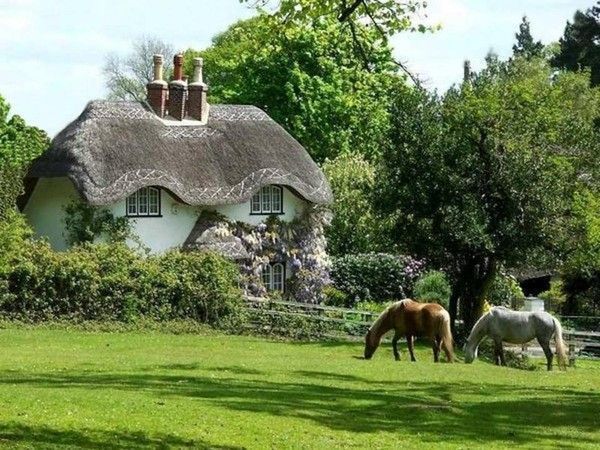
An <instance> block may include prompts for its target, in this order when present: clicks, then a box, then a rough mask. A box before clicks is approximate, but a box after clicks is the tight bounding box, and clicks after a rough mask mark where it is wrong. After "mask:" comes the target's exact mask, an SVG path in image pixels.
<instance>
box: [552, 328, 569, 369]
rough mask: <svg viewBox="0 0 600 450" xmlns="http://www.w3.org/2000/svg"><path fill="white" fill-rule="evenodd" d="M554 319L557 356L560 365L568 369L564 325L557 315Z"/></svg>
mask: <svg viewBox="0 0 600 450" xmlns="http://www.w3.org/2000/svg"><path fill="white" fill-rule="evenodd" d="M552 319H553V320H554V341H555V343H556V356H557V358H558V366H559V367H560V368H561V369H563V370H566V369H567V347H566V345H565V341H563V336H562V334H563V333H562V326H561V324H560V322H559V321H558V319H557V318H556V317H553V318H552Z"/></svg>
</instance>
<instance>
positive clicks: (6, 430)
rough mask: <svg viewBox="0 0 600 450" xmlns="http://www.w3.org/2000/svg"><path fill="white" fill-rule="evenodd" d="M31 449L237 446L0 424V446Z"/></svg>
mask: <svg viewBox="0 0 600 450" xmlns="http://www.w3.org/2000/svg"><path fill="white" fill-rule="evenodd" d="M17 443H18V444H20V445H27V446H31V447H32V448H64V447H67V448H87V449H115V450H116V449H126V448H153V449H157V448H165V449H166V448H173V447H177V448H194V449H222V450H236V449H240V448H241V447H228V446H220V445H216V444H209V443H207V442H204V441H200V440H186V439H182V438H180V437H177V436H173V435H165V434H157V435H153V436H152V437H149V436H148V435H146V434H144V433H136V432H131V433H127V432H122V431H121V432H120V431H110V432H109V431H102V430H95V429H82V430H80V431H76V430H57V429H54V428H49V427H43V426H40V427H32V426H27V425H22V424H18V423H14V422H8V423H0V446H4V445H6V446H12V445H16V444H17Z"/></svg>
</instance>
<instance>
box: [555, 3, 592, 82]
mask: <svg viewBox="0 0 600 450" xmlns="http://www.w3.org/2000/svg"><path fill="white" fill-rule="evenodd" d="M559 44H560V50H559V52H558V53H557V54H556V55H555V56H554V58H553V60H552V64H553V65H554V66H555V67H558V68H561V69H566V70H570V71H573V72H577V71H580V70H585V69H589V70H591V79H590V81H591V83H592V85H594V86H597V85H598V84H600V7H599V6H593V7H592V8H588V9H587V10H586V11H585V12H582V11H580V10H577V11H576V12H575V15H574V16H573V22H567V25H566V26H565V31H564V34H563V36H562V37H561V38H560V42H559Z"/></svg>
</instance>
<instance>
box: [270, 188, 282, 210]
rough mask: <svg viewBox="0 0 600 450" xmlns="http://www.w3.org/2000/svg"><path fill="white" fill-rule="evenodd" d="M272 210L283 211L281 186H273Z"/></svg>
mask: <svg viewBox="0 0 600 450" xmlns="http://www.w3.org/2000/svg"><path fill="white" fill-rule="evenodd" d="M271 212H274V213H279V212H281V188H280V187H279V186H271Z"/></svg>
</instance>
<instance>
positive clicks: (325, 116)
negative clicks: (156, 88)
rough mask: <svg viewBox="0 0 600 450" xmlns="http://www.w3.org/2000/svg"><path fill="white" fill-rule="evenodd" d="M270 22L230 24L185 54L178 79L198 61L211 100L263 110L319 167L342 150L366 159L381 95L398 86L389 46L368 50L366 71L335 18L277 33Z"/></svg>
mask: <svg viewBox="0 0 600 450" xmlns="http://www.w3.org/2000/svg"><path fill="white" fill-rule="evenodd" d="M273 20H274V19H273V17H271V16H267V15H259V16H257V17H255V18H252V19H249V20H245V21H241V22H238V23H237V24H234V25H233V26H231V27H230V28H229V29H228V30H227V31H225V32H224V33H223V34H221V35H219V36H217V37H216V38H215V39H214V42H213V45H212V46H211V47H209V48H208V49H206V50H204V51H200V52H197V51H195V50H188V51H187V52H186V54H185V56H186V58H185V64H186V66H185V69H186V73H188V74H189V75H191V72H192V64H191V62H192V57H193V56H196V55H201V56H203V57H204V59H205V64H204V65H205V75H206V79H207V81H208V83H209V85H210V101H211V102H213V103H241V104H252V105H256V106H258V107H260V108H263V109H264V110H266V111H267V112H268V113H269V115H270V116H271V117H272V118H273V119H274V120H275V121H277V122H278V123H279V124H281V125H282V126H283V127H284V128H286V129H287V130H288V131H289V132H290V133H291V134H292V135H293V136H294V137H295V138H296V139H298V140H299V141H300V142H301V143H302V144H303V145H304V146H305V147H306V148H307V150H308V151H309V153H310V154H311V155H312V156H313V158H315V159H316V160H317V161H319V162H323V161H324V160H325V158H335V157H336V156H337V155H339V154H342V153H348V152H358V153H361V154H362V155H364V156H365V157H366V158H367V159H371V160H372V159H374V158H375V157H376V156H377V155H378V154H379V152H380V150H381V147H382V146H383V145H385V142H386V139H387V134H388V133H387V130H388V127H389V116H388V105H389V100H388V99H389V96H388V92H389V91H390V90H391V88H392V86H394V85H395V84H404V79H403V78H402V77H400V76H399V75H398V74H397V67H396V66H395V65H394V64H393V60H392V56H391V49H390V47H388V46H385V45H379V46H374V47H373V52H372V53H370V55H369V66H370V70H369V71H366V70H364V69H363V67H362V62H363V61H362V56H361V55H360V54H359V53H357V49H356V48H355V47H354V45H353V42H352V38H351V36H349V35H347V34H346V33H345V32H343V30H341V28H340V25H339V24H338V23H337V22H336V21H335V20H325V19H324V20H321V21H319V22H318V23H315V24H313V25H311V26H309V25H306V24H304V23H297V24H295V23H292V24H290V25H289V26H287V27H285V28H279V27H274V26H273ZM367 32H368V33H370V35H371V36H372V38H373V39H374V40H376V39H377V34H376V33H375V32H374V31H373V30H371V31H368V30H365V33H367Z"/></svg>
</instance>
